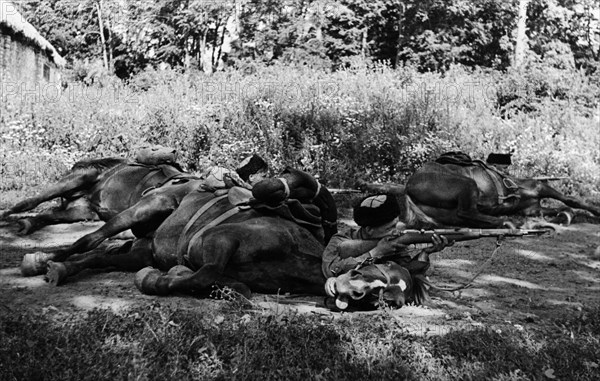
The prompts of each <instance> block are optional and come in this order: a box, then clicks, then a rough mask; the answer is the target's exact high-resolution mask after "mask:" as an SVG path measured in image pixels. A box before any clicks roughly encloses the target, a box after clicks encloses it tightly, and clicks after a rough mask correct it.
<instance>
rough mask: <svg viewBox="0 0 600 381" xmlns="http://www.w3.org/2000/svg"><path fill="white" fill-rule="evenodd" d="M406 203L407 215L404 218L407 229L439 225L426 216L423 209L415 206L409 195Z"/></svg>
mask: <svg viewBox="0 0 600 381" xmlns="http://www.w3.org/2000/svg"><path fill="white" fill-rule="evenodd" d="M405 203H406V215H405V217H404V222H405V223H406V226H407V227H411V228H425V227H435V226H438V225H439V224H438V223H437V222H436V221H435V220H434V219H433V218H431V217H429V216H428V215H427V214H425V212H423V211H422V210H421V208H419V207H418V206H417V204H415V202H414V201H413V200H412V199H411V198H410V196H409V195H408V194H407V195H406V201H405Z"/></svg>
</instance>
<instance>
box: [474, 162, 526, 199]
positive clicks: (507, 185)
mask: <svg viewBox="0 0 600 381" xmlns="http://www.w3.org/2000/svg"><path fill="white" fill-rule="evenodd" d="M481 168H483V169H484V170H485V172H486V173H487V175H488V176H489V177H490V179H491V180H492V182H493V183H494V186H495V187H496V193H498V203H499V204H502V203H503V202H504V201H506V200H508V199H510V198H517V199H519V198H521V196H519V195H518V194H515V193H507V192H506V190H507V189H510V190H513V191H515V190H517V189H519V186H518V185H517V184H516V183H515V182H514V181H513V180H512V179H510V178H508V177H505V176H503V175H502V174H501V173H499V172H498V171H496V170H494V169H492V168H490V167H488V166H487V165H484V166H481ZM498 177H500V178H501V179H502V181H500V179H499V178H498Z"/></svg>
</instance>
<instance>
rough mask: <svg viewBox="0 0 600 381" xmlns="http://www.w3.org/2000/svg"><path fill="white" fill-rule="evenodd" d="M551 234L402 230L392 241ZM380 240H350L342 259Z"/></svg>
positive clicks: (342, 247) (536, 231)
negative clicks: (437, 236)
mask: <svg viewBox="0 0 600 381" xmlns="http://www.w3.org/2000/svg"><path fill="white" fill-rule="evenodd" d="M548 232H550V230H549V229H467V228H456V229H433V230H416V229H408V230H401V231H398V232H396V233H394V234H391V235H390V236H389V237H390V239H396V240H397V242H399V243H402V244H404V245H411V244H417V243H432V238H433V235H434V234H437V235H439V236H442V235H443V236H445V237H446V238H448V242H452V241H455V242H458V241H469V240H473V239H479V238H490V237H497V238H504V237H526V236H539V235H542V234H545V233H548ZM378 242H379V240H376V239H373V240H350V241H344V242H342V243H341V244H340V254H341V256H342V258H349V257H356V256H359V255H361V254H364V253H366V252H367V251H369V250H371V249H373V248H375V247H376V246H377V243H378Z"/></svg>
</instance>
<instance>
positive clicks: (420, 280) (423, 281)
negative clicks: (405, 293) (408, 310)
mask: <svg viewBox="0 0 600 381" xmlns="http://www.w3.org/2000/svg"><path fill="white" fill-rule="evenodd" d="M411 277H412V280H413V286H412V290H411V291H410V295H409V300H411V301H413V302H414V303H415V304H416V305H417V306H420V305H422V304H423V303H425V302H426V301H428V300H429V292H428V289H429V287H430V283H429V281H428V280H427V278H426V277H425V274H414V275H411Z"/></svg>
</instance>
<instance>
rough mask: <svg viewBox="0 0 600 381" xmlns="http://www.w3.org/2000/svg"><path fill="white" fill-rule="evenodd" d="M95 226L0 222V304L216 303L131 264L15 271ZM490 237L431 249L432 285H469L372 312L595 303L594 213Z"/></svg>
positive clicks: (569, 308)
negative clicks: (549, 227)
mask: <svg viewBox="0 0 600 381" xmlns="http://www.w3.org/2000/svg"><path fill="white" fill-rule="evenodd" d="M99 226H101V223H96V222H85V223H76V224H69V225H55V226H51V227H46V228H44V229H42V230H40V231H38V232H36V233H34V234H32V235H30V236H26V237H21V236H18V235H17V234H16V230H17V228H16V226H15V224H14V221H13V222H10V221H8V222H7V221H2V222H0V308H2V309H5V311H4V312H19V311H23V310H28V311H29V312H33V313H36V312H37V313H40V314H46V313H52V314H57V315H61V314H73V313H83V312H85V311H88V310H90V309H92V308H111V309H113V310H115V311H119V310H122V309H125V308H128V307H131V306H134V305H140V304H148V303H156V302H158V303H161V304H171V305H177V306H181V307H183V308H191V309H199V310H200V309H201V310H206V309H211V308H214V307H215V306H217V305H218V304H219V303H223V301H217V300H212V299H197V298H193V297H188V296H173V297H153V296H147V295H143V294H141V293H140V292H139V291H138V290H137V289H136V287H135V286H134V284H133V279H134V275H133V274H131V273H123V272H111V273H107V272H98V271H87V272H83V273H82V274H80V275H78V276H77V277H75V278H73V279H72V280H70V281H69V282H68V283H66V284H64V285H62V286H60V287H53V286H51V285H49V284H48V283H46V282H45V281H44V278H43V276H36V277H31V278H24V277H22V276H21V275H20V272H19V268H18V266H19V264H20V261H21V258H22V256H23V254H25V253H28V252H34V251H49V250H52V249H56V248H58V247H61V246H64V245H67V244H69V243H71V242H73V241H75V240H76V239H77V238H79V237H81V236H82V235H84V234H86V233H88V232H90V231H92V230H93V229H95V228H97V227H99ZM107 244H109V245H110V244H115V241H112V242H108V243H107ZM495 247H496V241H495V239H490V238H486V239H479V240H475V241H468V242H460V243H456V244H455V245H454V246H453V247H450V248H446V249H445V250H444V251H443V252H441V253H437V254H434V255H433V256H432V263H433V268H432V270H431V272H430V280H431V281H432V282H433V283H434V284H435V285H437V286H440V287H456V286H460V285H464V284H466V283H468V282H469V281H470V280H471V279H472V277H473V276H474V275H476V274H478V273H480V275H478V276H477V277H476V278H475V280H474V281H473V282H472V286H471V287H468V288H465V289H462V290H459V291H454V292H449V291H440V290H436V291H432V300H431V301H430V302H429V304H428V305H427V306H421V307H414V306H408V307H404V308H402V309H400V310H396V311H393V312H391V313H390V312H389V311H388V312H386V311H375V312H370V313H386V314H389V315H390V317H391V318H394V319H397V320H398V322H399V323H400V324H402V325H403V326H405V327H406V328H407V329H409V330H411V331H414V332H415V333H422V334H424V335H435V334H442V333H444V332H447V331H448V330H451V329H464V328H468V327H478V326H493V325H494V324H506V323H508V324H512V325H515V326H516V327H517V328H519V327H520V326H521V327H523V326H528V327H529V328H534V329H535V326H539V328H540V329H542V328H543V326H544V325H552V324H553V322H554V321H555V319H556V318H559V317H568V316H578V315H579V314H581V313H582V310H583V309H584V308H585V307H586V306H593V305H597V304H598V303H599V298H598V295H599V292H600V220H598V219H592V218H590V217H586V218H582V219H581V218H580V219H576V220H575V223H574V224H572V225H570V226H567V227H562V228H560V229H558V230H557V231H556V232H554V233H552V234H549V235H546V236H541V237H525V238H507V239H505V240H504V241H503V242H502V245H501V247H500V248H499V250H498V251H497V253H496V254H495V255H494V256H493V257H492V258H491V254H492V252H493V251H494V248H495ZM490 258H491V259H490ZM253 303H254V306H255V307H256V308H258V309H261V310H262V311H282V310H284V309H293V310H296V311H299V312H301V313H302V312H307V313H316V314H320V315H324V316H331V317H333V318H335V317H336V316H340V313H335V312H330V311H329V310H327V309H325V308H324V307H323V306H322V305H323V302H322V298H320V297H308V296H293V295H292V296H290V295H287V296H286V295H280V296H276V295H260V294H258V295H255V296H254V297H253Z"/></svg>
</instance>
